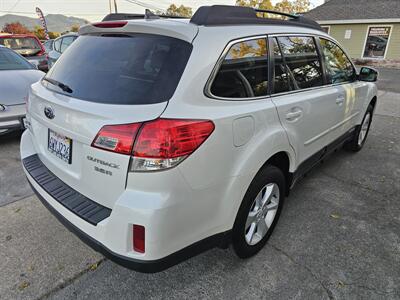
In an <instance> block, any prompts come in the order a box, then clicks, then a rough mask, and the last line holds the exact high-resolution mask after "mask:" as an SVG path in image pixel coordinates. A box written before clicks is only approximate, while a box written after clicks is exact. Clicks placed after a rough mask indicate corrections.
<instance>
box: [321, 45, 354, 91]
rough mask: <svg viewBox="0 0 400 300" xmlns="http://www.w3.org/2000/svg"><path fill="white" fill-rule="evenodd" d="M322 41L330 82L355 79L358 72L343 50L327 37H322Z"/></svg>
mask: <svg viewBox="0 0 400 300" xmlns="http://www.w3.org/2000/svg"><path fill="white" fill-rule="evenodd" d="M320 43H321V48H322V52H323V54H324V58H325V66H326V73H327V77H328V80H329V83H333V84H335V83H342V82H349V81H354V80H355V79H356V72H355V70H354V67H353V64H352V63H351V61H350V60H349V58H348V57H347V55H346V54H345V53H344V52H343V50H342V49H340V47H339V46H338V45H336V44H335V43H333V42H331V41H329V40H327V39H322V38H321V39H320Z"/></svg>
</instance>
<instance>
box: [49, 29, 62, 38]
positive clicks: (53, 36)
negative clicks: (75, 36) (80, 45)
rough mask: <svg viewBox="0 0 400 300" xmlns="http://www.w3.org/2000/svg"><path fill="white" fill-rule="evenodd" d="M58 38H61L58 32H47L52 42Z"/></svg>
mask: <svg viewBox="0 0 400 300" xmlns="http://www.w3.org/2000/svg"><path fill="white" fill-rule="evenodd" d="M59 36H61V34H60V33H59V32H53V31H49V38H51V39H52V40H54V39H56V38H58V37H59Z"/></svg>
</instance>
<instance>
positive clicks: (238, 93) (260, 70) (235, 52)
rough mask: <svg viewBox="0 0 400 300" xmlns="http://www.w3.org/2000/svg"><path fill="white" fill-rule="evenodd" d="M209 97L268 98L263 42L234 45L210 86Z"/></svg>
mask: <svg viewBox="0 0 400 300" xmlns="http://www.w3.org/2000/svg"><path fill="white" fill-rule="evenodd" d="M210 90H211V93H212V95H214V96H217V97H223V98H232V99H235V98H253V97H260V96H265V95H267V94H268V51H267V41H266V39H253V40H248V41H243V42H238V43H236V44H234V45H233V46H232V47H231V48H230V49H229V51H228V53H227V54H226V56H225V59H224V60H223V62H222V64H221V66H220V68H219V70H218V72H217V75H216V77H215V79H214V81H213V83H212V85H211V89H210Z"/></svg>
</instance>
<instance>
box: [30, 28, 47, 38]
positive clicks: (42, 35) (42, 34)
mask: <svg viewBox="0 0 400 300" xmlns="http://www.w3.org/2000/svg"><path fill="white" fill-rule="evenodd" d="M33 34H34V35H36V36H37V38H38V39H39V40H45V39H46V34H45V32H44V29H43V27H42V26H38V25H36V26H35V28H34V30H33Z"/></svg>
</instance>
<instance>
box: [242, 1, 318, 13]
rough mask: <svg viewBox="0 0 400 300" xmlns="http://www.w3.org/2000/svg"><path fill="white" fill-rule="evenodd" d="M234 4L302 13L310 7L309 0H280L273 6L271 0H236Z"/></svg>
mask: <svg viewBox="0 0 400 300" xmlns="http://www.w3.org/2000/svg"><path fill="white" fill-rule="evenodd" d="M236 5H238V6H250V7H255V8H258V9H272V10H276V11H281V12H286V13H303V12H306V11H308V10H309V9H310V0H281V1H279V2H278V3H276V4H275V6H273V5H272V3H271V0H236Z"/></svg>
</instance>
